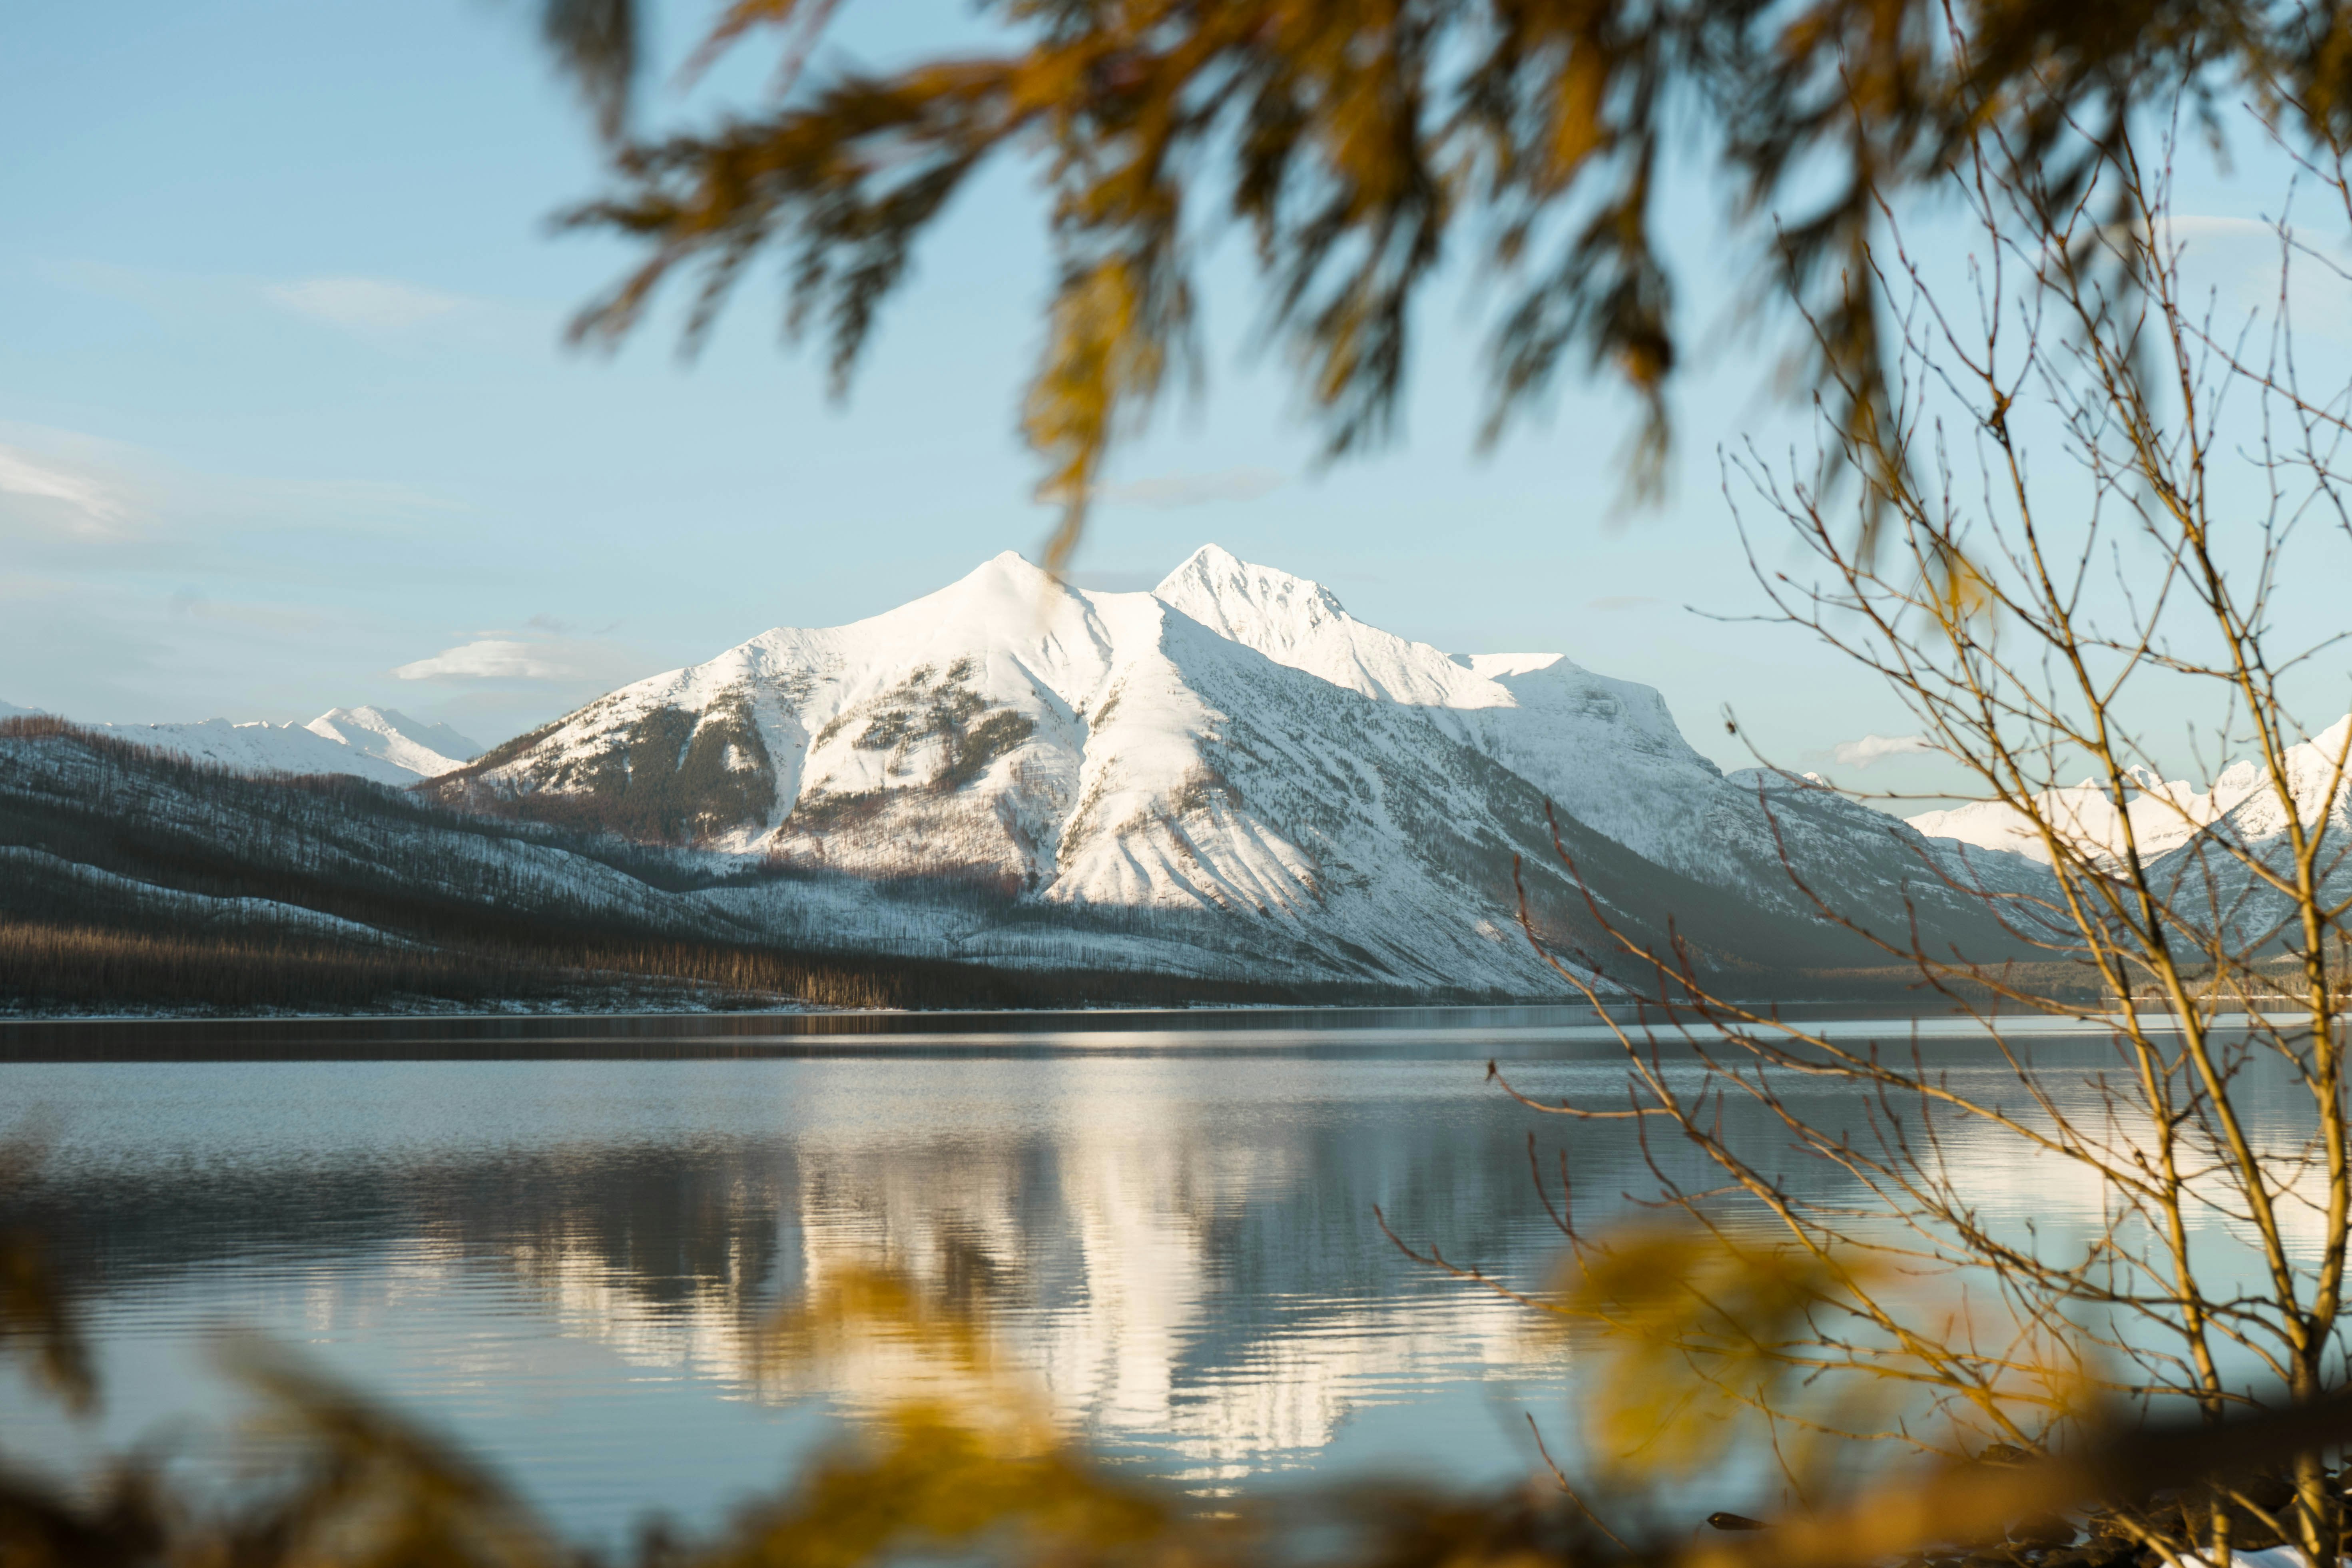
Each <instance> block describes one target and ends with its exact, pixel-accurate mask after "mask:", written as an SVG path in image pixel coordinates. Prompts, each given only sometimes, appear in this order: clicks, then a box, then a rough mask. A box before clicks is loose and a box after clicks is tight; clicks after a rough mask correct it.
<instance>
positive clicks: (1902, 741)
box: [1830, 735, 1936, 768]
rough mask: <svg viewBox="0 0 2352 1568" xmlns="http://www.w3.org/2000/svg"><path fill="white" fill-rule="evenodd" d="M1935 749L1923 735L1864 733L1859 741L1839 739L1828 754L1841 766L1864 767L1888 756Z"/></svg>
mask: <svg viewBox="0 0 2352 1568" xmlns="http://www.w3.org/2000/svg"><path fill="white" fill-rule="evenodd" d="M1935 750H1936V748H1935V746H1934V744H1933V743H1932V742H1929V741H1928V739H1927V736H1925V735H1864V737H1863V738H1862V739H1861V740H1859V741H1840V742H1838V743H1837V744H1836V745H1835V746H1832V748H1831V749H1830V754H1831V755H1832V756H1833V757H1835V758H1836V759H1837V760H1838V763H1839V764H1840V765H1841V766H1843V767H1849V768H1866V767H1869V766H1870V765H1871V764H1873V763H1883V762H1885V761H1886V759H1887V758H1889V757H1910V756H1919V755H1922V754H1933V753H1934V752H1935Z"/></svg>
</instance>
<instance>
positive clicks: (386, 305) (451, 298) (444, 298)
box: [262, 278, 471, 332]
mask: <svg viewBox="0 0 2352 1568" xmlns="http://www.w3.org/2000/svg"><path fill="white" fill-rule="evenodd" d="M262 295H263V297H264V298H266V299H268V300H269V301H270V302H271V303H272V304H275V305H277V306H278V307H279V308H281V309H283V310H291V311H293V312H294V313H295V314H296V315H298V316H308V317H310V319H311V320H312V321H324V322H325V323H326V324H327V325H329V326H331V327H341V328H343V329H344V330H346V331H360V332H397V331H405V330H406V329H408V328H410V327H416V326H422V325H423V324H424V323H425V322H427V321H436V320H437V319H439V318H441V317H443V316H446V315H448V314H450V313H451V312H452V311H455V310H460V309H462V308H464V307H465V306H467V304H469V303H471V301H470V300H467V299H466V298H465V297H464V296H463V295H458V294H444V293H442V292H440V291H439V290H438V289H422V288H419V287H418V286H417V285H415V284H414V283H403V282H401V281H400V280H399V279H393V278H304V279H296V280H294V281H292V282H288V283H269V284H265V285H263V287H262Z"/></svg>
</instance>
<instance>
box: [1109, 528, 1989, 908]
mask: <svg viewBox="0 0 2352 1568" xmlns="http://www.w3.org/2000/svg"><path fill="white" fill-rule="evenodd" d="M1153 592H1154V593H1155V594H1156V595H1158V596H1159V597H1160V598H1162V599H1164V600H1166V601H1167V602H1168V603H1169V604H1171V605H1175V606H1176V607H1177V608H1179V609H1181V610H1182V611H1184V612H1185V613H1186V614H1187V615H1189V616H1192V618H1194V619H1195V620H1198V621H1200V622H1201V623H1202V624H1203V625H1204V626H1212V627H1214V628H1216V629H1218V630H1220V631H1222V632H1223V634H1224V635H1225V636H1227V637H1232V638H1234V639H1235V640H1237V641H1240V642H1244V643H1245V644H1247V645H1248V646H1250V647H1255V648H1257V649H1258V650H1259V651H1260V652H1262V653H1265V655H1266V656H1267V657H1269V658H1275V659H1277V660H1279V661H1280V662H1282V663H1284V664H1287V665H1290V666H1292V667H1293V668H1298V669H1302V670H1306V671H1307V672H1309V673H1311V674H1314V675H1318V676H1320V677H1321V678H1322V679H1326V680H1328V681H1331V682H1333V683H1335V684H1337V685H1340V686H1345V687H1349V688H1350V689H1354V690H1358V691H1360V692H1363V693H1364V694H1365V695H1366V696H1369V697H1373V698H1376V699H1380V700H1385V701H1390V702H1395V703H1399V704H1402V705H1406V706H1410V707H1412V708H1414V709H1416V710H1419V712H1420V714H1421V716H1422V717H1423V718H1424V719H1425V720H1427V721H1429V722H1430V723H1432V724H1433V725H1434V726H1435V727H1436V728H1437V729H1439V730H1440V731H1442V732H1444V733H1445V734H1447V735H1449V736H1451V737H1453V738H1454V739H1455V740H1457V741H1459V742H1462V743H1463V744H1465V745H1467V746H1470V747H1473V748H1475V749H1476V750H1477V751H1479V752H1483V753H1485V754H1486V755H1487V756H1489V757H1491V758H1493V759H1494V760H1495V761H1496V762H1497V763H1501V764H1503V766H1505V767H1507V768H1508V769H1510V770H1511V771H1512V772H1513V773H1517V774H1518V775H1519V776H1521V777H1522V778H1525V779H1526V780H1528V782H1529V783H1530V784H1534V785H1535V786H1536V787H1537V788H1538V789H1540V790H1541V791H1542V792H1543V793H1544V794H1545V795H1547V796H1548V797H1549V799H1551V800H1552V801H1553V802H1554V803H1555V804H1556V805H1558V806H1559V808H1560V809H1561V810H1563V811H1565V812H1567V813H1569V814H1570V816H1574V817H1576V818H1577V819H1578V820H1579V821H1580V822H1583V823H1584V824H1586V825H1587V826H1591V827H1592V828H1595V829H1597V830H1598V831H1600V832H1601V833H1603V834H1605V835H1607V836H1608V837H1611V838H1613V839H1615V840H1616V841H1617V842H1618V843H1620V844H1622V845H1624V846H1625V847H1627V848H1629V849H1632V850H1633V852H1634V853H1636V854H1638V855H1640V856H1642V857H1643V858H1646V859H1649V860H1652V861H1654V862H1655V863H1656V864H1658V865H1661V866H1664V867H1667V868H1672V869H1674V870H1675V871H1678V872H1681V873H1682V874H1683V875H1685V876H1687V877H1691V878H1693V879H1696V880H1698V881H1701V882H1706V883H1710V884H1713V885H1716V886H1718V887H1726V888H1736V889H1739V890H1741V891H1742V892H1744V893H1746V894H1747V895H1748V896H1749V897H1752V898H1755V899H1758V900H1761V901H1763V902H1764V903H1766V904H1768V905H1769V906H1772V907H1775V908H1779V909H1781V910H1786V911H1788V912H1790V913H1797V914H1806V913H1810V912H1811V900H1808V899H1806V898H1805V897H1804V896H1803V895H1802V894H1801V893H1800V892H1799V891H1798V890H1797V889H1796V888H1795V887H1793V886H1792V884H1791V883H1790V878H1789V868H1790V866H1793V867H1794V868H1796V869H1797V870H1798V871H1799V872H1800V874H1801V875H1802V876H1803V878H1804V879H1805V881H1806V883H1807V885H1809V886H1811V887H1813V888H1815V889H1818V890H1820V891H1822V892H1824V893H1829V894H1832V895H1833V896H1835V897H1836V898H1837V899H1838V901H1839V902H1840V905H1841V907H1842V908H1844V909H1845V910H1848V911H1849V912H1853V913H1858V914H1862V915H1864V916H1867V917H1869V918H1871V919H1873V920H1874V921H1878V922H1879V923H1880V924H1882V925H1891V926H1893V927H1894V928H1895V929H1899V928H1900V926H1901V925H1902V923H1903V921H1904V919H1905V911H1904V910H1902V909H1901V907H1900V906H1901V899H1900V898H1899V897H1898V896H1896V891H1895V890H1896V889H1899V888H1900V887H1902V886H1903V885H1904V884H1905V883H1906V881H1907V882H1910V883H1912V884H1915V886H1914V889H1913V893H1912V896H1913V897H1914V898H1915V899H1926V900H1930V901H1942V902H1946V903H1947V904H1948V907H1952V908H1955V909H1957V907H1958V903H1957V901H1955V900H1953V897H1952V895H1951V893H1950V890H1949V889H1948V888H1947V887H1945V886H1944V885H1943V884H1944V882H1945V880H1946V879H1950V880H1954V881H1958V882H1959V883H1961V884H1962V885H1964V886H1969V887H1974V886H1977V885H1979V883H1982V884H1985V885H1989V886H1990V887H1992V888H1994V889H2001V890H2016V889H2021V888H2022V887H2023V886H2025V885H2026V882H2027V881H2029V880H2030V879H2031V874H2030V873H2028V872H2026V871H2024V869H2023V868H2019V867H2015V866H2011V865H2006V864H2003V863H2002V862H2001V861H2000V858H1998V857H1985V856H1978V857H1974V858H1962V857H1959V856H1955V855H1953V854H1951V853H1950V852H1948V851H1937V850H1934V849H1931V848H1930V847H1929V846H1928V845H1927V844H1926V843H1925V842H1924V841H1922V840H1921V839H1920V838H1918V837H1914V836H1913V835H1912V834H1911V833H1910V832H1909V831H1908V830H1906V828H1904V827H1903V826H1900V825H1899V824H1897V823H1896V822H1895V819H1894V818H1892V817H1889V816H1885V815H1883V814H1881V813H1878V812H1875V811H1873V810H1871V809H1870V808H1868V807H1866V806H1864V805H1859V804H1857V803H1855V802H1853V801H1851V800H1848V799H1846V798H1845V797H1843V795H1838V794H1837V793H1836V792H1835V791H1833V790H1830V789H1827V788H1821V789H1812V788H1802V787H1799V788H1793V789H1791V788H1783V787H1782V781H1781V780H1780V776H1779V775H1777V774H1767V773H1762V772H1760V771H1758V770H1747V771H1744V772H1743V773H1739V774H1736V775H1733V776H1731V777H1728V778H1727V777H1726V776H1725V774H1724V773H1723V772H1722V771H1721V770H1720V769H1718V768H1717V766H1716V765H1715V764H1714V763H1712V762H1709V761H1708V760H1707V759H1706V758H1705V757H1703V756H1701V755H1700V754H1699V753H1698V752H1696V751H1695V750H1693V749H1692V747H1691V745H1690V743H1689V742H1686V741H1685V740H1684V738H1683V734H1682V731H1681V730H1680V729H1679V728H1678V727H1677V726H1676V725H1675V721H1674V716H1673V715H1672V714H1671V713H1669V712H1668V711H1667V709H1666V705H1665V700H1664V699H1663V698H1662V697H1660V696H1659V695H1658V693H1657V691H1656V690H1655V689H1653V688H1651V687H1647V686H1642V685H1639V684H1637V683H1635V682H1633V681H1628V680H1618V679H1612V678H1610V677H1608V676H1602V675H1596V674H1594V673H1593V672H1592V671H1591V670H1588V669H1585V668H1581V667H1580V666H1579V665H1577V664H1575V663H1574V662H1573V661H1571V660H1570V659H1569V658H1565V657H1564V656H1562V655H1559V654H1552V653H1535V654H1471V655H1455V654H1447V653H1444V652H1442V651H1440V650H1439V649H1437V648H1435V647H1431V646H1430V645H1429V644H1427V643H1416V642H1410V641H1407V640H1406V639H1405V638H1403V637H1397V636H1395V635H1394V634H1392V633H1390V632H1384V631H1381V630H1380V629H1379V628H1378V627H1374V626H1366V625H1365V624H1364V623H1362V622H1360V621H1358V620H1357V619H1355V617H1353V616H1350V615H1349V614H1348V613H1347V611H1346V610H1345V609H1343V608H1342V607H1341V606H1340V605H1339V600H1338V599H1337V598H1335V597H1334V596H1333V595H1331V593H1330V592H1329V590H1328V589H1326V588H1324V587H1322V586H1321V585H1319V584H1314V583H1310V582H1307V581H1306V580H1305V579H1302V578H1298V577H1294V576H1292V575H1291V574H1288V573H1285V572H1278V571H1276V570H1274V569H1272V568H1269V567H1265V566H1255V565H1251V564H1249V563H1245V562H1243V561H1239V560H1237V559H1235V558H1234V556H1233V555H1231V554H1230V553H1228V552H1225V551H1223V550H1221V549H1219V548H1218V547H1216V546H1215V545H1208V546H1204V547H1203V548H1202V549H1201V550H1199V551H1197V552H1194V553H1193V555H1192V558H1191V559H1189V560H1187V561H1186V562H1185V563H1183V564H1182V565H1181V566H1179V567H1178V568H1177V569H1176V570H1175V571H1174V572H1172V573H1171V574H1169V575H1168V577H1167V578H1166V579H1165V580H1164V581H1163V582H1161V583H1160V585H1159V587H1157V588H1156V589H1154V590H1153ZM1784 853H1785V854H1786V856H1787V859H1788V865H1784V864H1783V860H1782V857H1783V854H1784Z"/></svg>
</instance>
